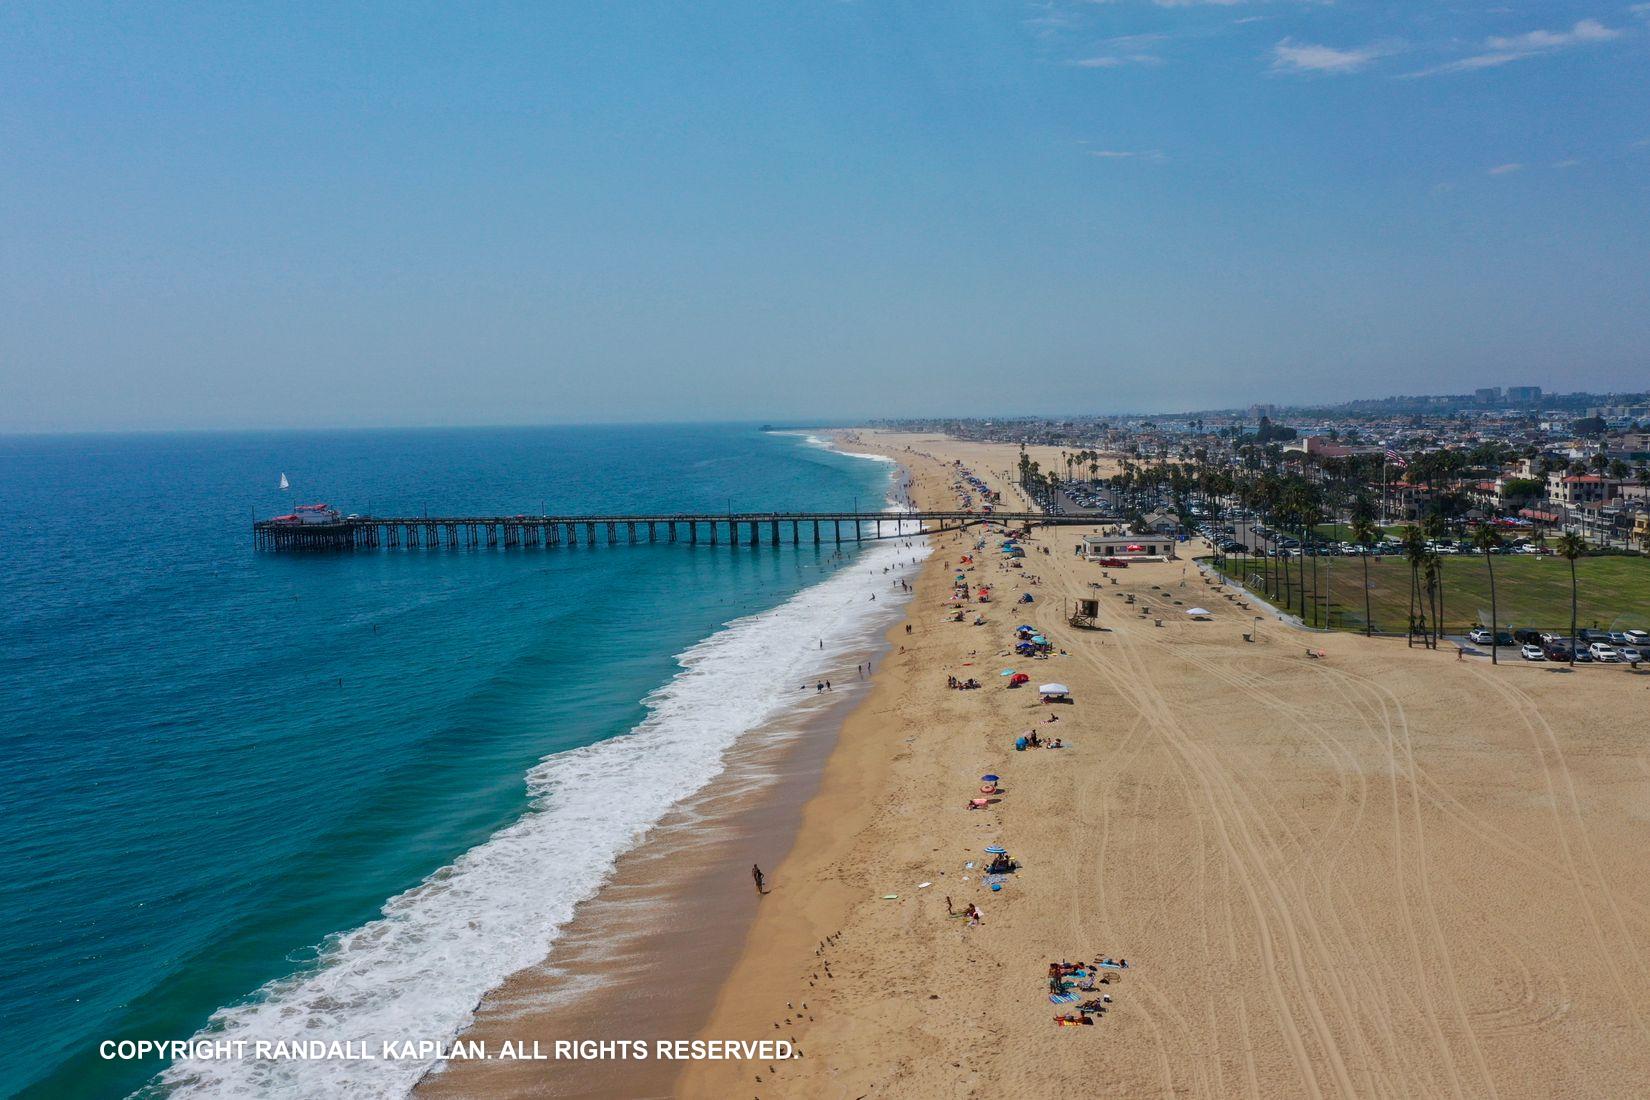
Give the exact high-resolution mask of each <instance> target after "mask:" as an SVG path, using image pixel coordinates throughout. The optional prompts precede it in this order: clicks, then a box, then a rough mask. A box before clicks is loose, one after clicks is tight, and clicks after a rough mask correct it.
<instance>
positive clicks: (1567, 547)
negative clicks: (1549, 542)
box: [1558, 531, 1587, 668]
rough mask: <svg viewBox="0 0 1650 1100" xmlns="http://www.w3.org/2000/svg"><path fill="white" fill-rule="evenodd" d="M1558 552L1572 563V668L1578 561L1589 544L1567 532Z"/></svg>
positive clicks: (1559, 541) (1572, 666)
mask: <svg viewBox="0 0 1650 1100" xmlns="http://www.w3.org/2000/svg"><path fill="white" fill-rule="evenodd" d="M1558 552H1559V553H1560V554H1563V555H1564V560H1565V561H1567V562H1569V563H1570V667H1571V668H1574V667H1575V663H1576V646H1577V645H1578V644H1580V643H1579V642H1578V641H1577V640H1576V559H1577V558H1579V557H1581V555H1583V554H1585V553H1586V552H1587V542H1586V540H1585V539H1583V538H1582V537H1581V536H1580V535H1578V534H1576V533H1575V532H1574V531H1566V532H1564V534H1563V535H1561V536H1560V537H1559V540H1558Z"/></svg>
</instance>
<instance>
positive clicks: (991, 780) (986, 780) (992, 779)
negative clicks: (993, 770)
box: [980, 775, 997, 851]
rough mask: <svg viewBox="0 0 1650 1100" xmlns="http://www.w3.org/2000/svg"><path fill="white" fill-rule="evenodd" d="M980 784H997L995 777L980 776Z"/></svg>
mask: <svg viewBox="0 0 1650 1100" xmlns="http://www.w3.org/2000/svg"><path fill="white" fill-rule="evenodd" d="M980 782H981V783H995V782H997V777H996V776H994V775H982V776H980ZM989 850H990V849H987V851H989Z"/></svg>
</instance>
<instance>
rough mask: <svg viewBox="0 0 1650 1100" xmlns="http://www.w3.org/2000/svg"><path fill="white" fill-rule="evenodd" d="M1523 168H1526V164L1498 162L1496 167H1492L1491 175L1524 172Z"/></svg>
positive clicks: (1508, 174)
mask: <svg viewBox="0 0 1650 1100" xmlns="http://www.w3.org/2000/svg"><path fill="white" fill-rule="evenodd" d="M1523 170H1524V166H1523V165H1522V164H1518V163H1512V164H1497V165H1496V166H1495V167H1494V168H1491V169H1490V175H1492V176H1510V175H1512V174H1513V173H1514V172H1522V171H1523Z"/></svg>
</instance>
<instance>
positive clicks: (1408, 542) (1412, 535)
mask: <svg viewBox="0 0 1650 1100" xmlns="http://www.w3.org/2000/svg"><path fill="white" fill-rule="evenodd" d="M1426 557H1427V540H1426V536H1424V535H1422V534H1421V529H1420V528H1419V527H1416V526H1415V525H1414V524H1411V525H1410V526H1408V527H1405V528H1404V558H1405V560H1406V561H1408V562H1409V644H1410V645H1411V646H1414V645H1415V600H1416V597H1417V596H1419V595H1420V588H1421V566H1422V564H1423V563H1424V562H1425V561H1426Z"/></svg>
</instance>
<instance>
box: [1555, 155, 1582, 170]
mask: <svg viewBox="0 0 1650 1100" xmlns="http://www.w3.org/2000/svg"><path fill="white" fill-rule="evenodd" d="M1580 163H1581V161H1580V160H1578V159H1577V158H1575V157H1565V158H1564V159H1563V160H1556V161H1554V162H1553V167H1554V168H1574V167H1576V166H1577V165H1579V164H1580Z"/></svg>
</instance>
